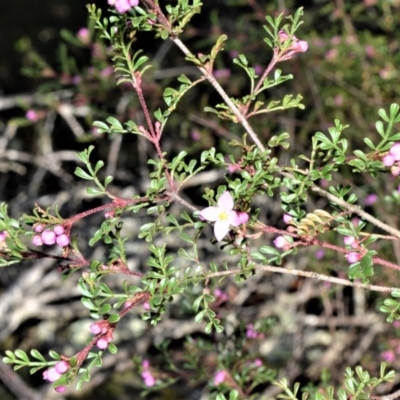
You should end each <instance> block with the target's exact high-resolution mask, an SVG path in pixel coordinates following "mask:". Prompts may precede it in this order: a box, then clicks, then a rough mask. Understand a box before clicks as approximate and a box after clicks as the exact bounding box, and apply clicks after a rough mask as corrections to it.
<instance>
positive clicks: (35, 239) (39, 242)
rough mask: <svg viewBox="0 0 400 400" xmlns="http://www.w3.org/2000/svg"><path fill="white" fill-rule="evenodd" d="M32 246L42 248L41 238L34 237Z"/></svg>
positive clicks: (38, 236)
mask: <svg viewBox="0 0 400 400" xmlns="http://www.w3.org/2000/svg"><path fill="white" fill-rule="evenodd" d="M32 244H33V245H34V246H42V245H43V240H42V237H41V236H40V235H35V236H34V237H33V238H32Z"/></svg>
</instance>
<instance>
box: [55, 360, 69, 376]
mask: <svg viewBox="0 0 400 400" xmlns="http://www.w3.org/2000/svg"><path fill="white" fill-rule="evenodd" d="M68 368H69V363H68V362H67V361H64V360H62V361H59V362H58V363H57V364H56V365H55V369H56V371H57V372H58V373H59V374H65V373H66V372H67V371H68Z"/></svg>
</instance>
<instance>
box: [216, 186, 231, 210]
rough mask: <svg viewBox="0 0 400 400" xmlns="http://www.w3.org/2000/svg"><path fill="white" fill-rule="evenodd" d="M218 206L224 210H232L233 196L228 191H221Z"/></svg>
mask: <svg viewBox="0 0 400 400" xmlns="http://www.w3.org/2000/svg"><path fill="white" fill-rule="evenodd" d="M218 207H219V208H221V209H222V210H224V211H231V210H233V198H232V196H231V194H230V193H229V192H228V191H226V192H224V193H222V195H221V197H220V198H219V199H218Z"/></svg>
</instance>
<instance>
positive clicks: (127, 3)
mask: <svg viewBox="0 0 400 400" xmlns="http://www.w3.org/2000/svg"><path fill="white" fill-rule="evenodd" d="M108 4H110V6H114V7H115V8H116V10H117V11H118V12H120V13H124V12H127V11H128V10H129V9H130V8H131V7H137V6H138V5H139V0H108Z"/></svg>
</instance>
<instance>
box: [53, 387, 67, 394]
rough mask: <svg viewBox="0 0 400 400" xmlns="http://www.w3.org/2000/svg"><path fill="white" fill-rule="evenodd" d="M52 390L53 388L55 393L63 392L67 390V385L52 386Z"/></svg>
mask: <svg viewBox="0 0 400 400" xmlns="http://www.w3.org/2000/svg"><path fill="white" fill-rule="evenodd" d="M54 390H55V391H56V392H57V393H64V392H65V391H66V390H67V387H66V386H56V387H55V388H54Z"/></svg>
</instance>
